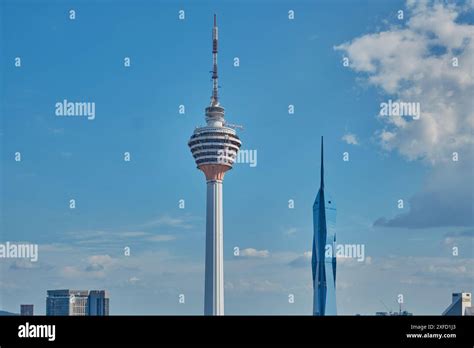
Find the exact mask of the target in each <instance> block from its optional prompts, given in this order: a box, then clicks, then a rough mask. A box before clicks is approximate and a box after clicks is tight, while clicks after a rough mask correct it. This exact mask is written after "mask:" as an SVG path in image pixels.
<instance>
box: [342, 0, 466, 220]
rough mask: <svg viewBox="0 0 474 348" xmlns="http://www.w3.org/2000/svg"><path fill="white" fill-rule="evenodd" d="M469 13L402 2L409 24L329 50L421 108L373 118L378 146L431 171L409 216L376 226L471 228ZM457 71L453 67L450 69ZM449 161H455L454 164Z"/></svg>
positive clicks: (385, 91) (386, 92)
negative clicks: (409, 114) (408, 114)
mask: <svg viewBox="0 0 474 348" xmlns="http://www.w3.org/2000/svg"><path fill="white" fill-rule="evenodd" d="M472 11H473V9H472V6H457V5H456V4H447V3H444V2H438V1H408V2H407V12H408V13H407V15H406V18H407V22H406V24H405V25H402V26H392V27H390V28H389V29H387V30H385V31H381V32H377V33H372V34H367V35H363V36H360V37H357V38H355V39H353V40H352V41H350V42H346V43H343V44H341V45H338V46H336V47H335V49H336V50H340V51H343V52H344V53H345V54H346V55H347V57H348V58H349V60H350V67H351V68H352V69H353V70H354V71H355V72H357V73H360V74H362V75H364V76H365V77H366V79H367V81H368V83H369V84H370V85H373V86H375V87H377V88H378V89H379V90H380V91H381V93H382V95H383V96H384V97H386V100H385V101H388V99H391V100H393V101H394V102H397V101H403V102H414V103H419V105H420V109H421V112H420V118H419V119H414V118H409V117H393V116H377V118H378V120H379V121H380V122H381V124H382V127H381V128H380V129H378V130H377V131H376V133H375V136H376V139H377V140H378V143H379V144H380V146H381V147H382V148H383V149H385V150H387V151H397V152H398V153H399V154H401V155H402V156H403V157H405V158H406V159H407V160H410V161H411V160H423V161H424V163H426V164H428V165H429V166H431V169H432V170H431V172H430V173H429V174H428V175H427V179H426V183H425V185H424V186H423V188H422V190H421V191H420V192H418V193H416V194H415V195H414V196H413V197H412V198H411V199H410V210H409V211H408V212H405V213H403V214H400V215H398V216H396V217H394V218H393V219H386V218H380V219H378V220H377V221H376V222H375V223H374V225H376V226H386V227H406V228H425V227H436V226H472V225H473V224H474V220H473V218H472V209H473V203H472V202H473V193H472V190H469V189H467V188H468V187H471V185H472V183H471V181H472V179H471V178H472V176H473V174H474V173H473V168H472V166H471V165H470V163H471V161H472V159H473V158H474V156H473V145H474V137H473V136H472V130H473V126H474V102H473V98H472V96H473V95H474V69H473V61H474V42H473V32H474V25H470V24H466V23H463V22H461V21H460V20H459V18H460V17H461V15H466V14H472ZM456 65H457V66H456ZM454 153H457V155H458V156H459V159H458V162H455V161H453V156H454Z"/></svg>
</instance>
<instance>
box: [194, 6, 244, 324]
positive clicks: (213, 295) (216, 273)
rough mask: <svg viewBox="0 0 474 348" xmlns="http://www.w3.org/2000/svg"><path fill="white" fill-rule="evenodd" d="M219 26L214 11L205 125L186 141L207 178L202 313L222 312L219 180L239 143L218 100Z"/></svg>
mask: <svg viewBox="0 0 474 348" xmlns="http://www.w3.org/2000/svg"><path fill="white" fill-rule="evenodd" d="M217 49H218V29H217V20H216V15H214V26H213V28H212V95H211V103H210V105H209V106H208V107H207V108H206V111H205V114H206V126H204V127H198V128H196V129H195V130H194V133H193V135H192V136H191V139H190V140H189V142H188V145H189V147H190V149H191V153H192V155H193V157H194V159H195V161H196V165H197V168H198V169H199V170H201V171H202V172H203V173H204V175H205V177H206V182H207V200H206V201H207V203H206V264H205V265H206V267H205V282H204V314H205V315H224V264H223V263H224V259H223V244H224V243H223V237H224V223H223V208H222V197H223V193H222V184H223V180H224V174H225V172H226V171H228V170H230V169H232V166H233V164H234V162H235V159H236V157H237V153H238V151H239V149H240V146H241V144H242V143H241V141H240V139H239V137H238V136H237V134H236V131H235V129H233V128H231V127H228V126H226V121H225V119H224V113H225V112H224V107H223V106H221V105H220V103H219V96H218V87H219V86H218V73H217Z"/></svg>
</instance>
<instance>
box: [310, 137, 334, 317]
mask: <svg viewBox="0 0 474 348" xmlns="http://www.w3.org/2000/svg"><path fill="white" fill-rule="evenodd" d="M335 223H336V204H335V203H334V201H333V200H332V199H331V198H330V196H329V195H328V194H327V193H326V192H325V191H324V145H323V138H322V137H321V185H320V188H319V192H318V195H317V196H316V200H315V201H314V204H313V256H312V260H311V266H312V270H313V315H336V314H337V310H336V250H335V247H336V233H335V230H334V228H335Z"/></svg>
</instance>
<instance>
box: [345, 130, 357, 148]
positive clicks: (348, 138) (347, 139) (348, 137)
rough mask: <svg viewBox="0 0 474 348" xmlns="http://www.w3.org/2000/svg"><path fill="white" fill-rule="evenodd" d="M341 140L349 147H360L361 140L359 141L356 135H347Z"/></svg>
mask: <svg viewBox="0 0 474 348" xmlns="http://www.w3.org/2000/svg"><path fill="white" fill-rule="evenodd" d="M341 139H342V141H344V142H346V143H347V144H349V145H359V140H358V139H357V135H355V134H352V133H346V134H344V135H343V136H342V138H341Z"/></svg>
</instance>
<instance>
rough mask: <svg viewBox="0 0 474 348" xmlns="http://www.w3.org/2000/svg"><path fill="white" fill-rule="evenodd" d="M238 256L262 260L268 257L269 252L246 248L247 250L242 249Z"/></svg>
mask: <svg viewBox="0 0 474 348" xmlns="http://www.w3.org/2000/svg"><path fill="white" fill-rule="evenodd" d="M240 256H241V257H246V258H257V259H263V258H267V257H269V256H270V252H269V251H268V250H257V249H254V248H247V249H242V250H241V251H240Z"/></svg>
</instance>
